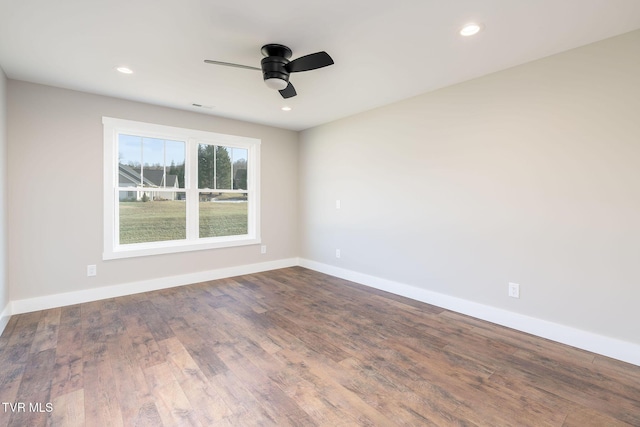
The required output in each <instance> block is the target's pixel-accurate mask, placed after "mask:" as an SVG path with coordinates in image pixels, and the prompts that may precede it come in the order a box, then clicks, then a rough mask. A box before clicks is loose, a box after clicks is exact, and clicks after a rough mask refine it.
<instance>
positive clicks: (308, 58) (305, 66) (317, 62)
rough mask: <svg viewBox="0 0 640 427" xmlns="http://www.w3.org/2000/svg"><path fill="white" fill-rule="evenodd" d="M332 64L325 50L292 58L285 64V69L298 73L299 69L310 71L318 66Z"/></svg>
mask: <svg viewBox="0 0 640 427" xmlns="http://www.w3.org/2000/svg"><path fill="white" fill-rule="evenodd" d="M329 65H333V59H331V57H330V56H329V54H328V53H327V52H325V51H322V52H316V53H311V54H309V55H305V56H301V57H300V58H298V59H294V60H293V61H291V62H289V63H288V64H287V65H286V67H285V68H286V69H287V71H288V72H290V73H298V72H300V71H310V70H315V69H318V68H322V67H326V66H329Z"/></svg>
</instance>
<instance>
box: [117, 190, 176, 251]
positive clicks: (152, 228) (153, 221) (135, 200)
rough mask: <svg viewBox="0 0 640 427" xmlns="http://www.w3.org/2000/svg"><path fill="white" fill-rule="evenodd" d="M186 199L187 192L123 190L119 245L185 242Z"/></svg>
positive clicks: (121, 192)
mask: <svg viewBox="0 0 640 427" xmlns="http://www.w3.org/2000/svg"><path fill="white" fill-rule="evenodd" d="M145 190H146V191H145ZM172 198H174V199H172ZM184 200H185V194H184V192H170V191H157V190H156V191H154V190H150V189H142V188H138V189H135V190H132V191H120V197H119V207H120V209H119V211H120V244H121V245H126V244H131V243H144V242H160V241H165V240H182V239H186V237H187V233H186V230H187V216H186V203H185V201H184Z"/></svg>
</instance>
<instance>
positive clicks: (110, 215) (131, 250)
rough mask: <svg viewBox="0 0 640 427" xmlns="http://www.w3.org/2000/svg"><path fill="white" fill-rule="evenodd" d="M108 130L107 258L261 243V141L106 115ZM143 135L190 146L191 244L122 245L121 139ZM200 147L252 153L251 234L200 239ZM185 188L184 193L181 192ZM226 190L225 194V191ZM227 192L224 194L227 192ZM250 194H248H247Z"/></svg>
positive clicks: (187, 170)
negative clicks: (119, 151) (119, 147)
mask: <svg viewBox="0 0 640 427" xmlns="http://www.w3.org/2000/svg"><path fill="white" fill-rule="evenodd" d="M102 123H103V126H104V178H103V181H104V249H103V253H102V259H103V260H109V259H119V258H130V257H138V256H147V255H159V254H167V253H177V252H187V251H196V250H203V249H215V248H225V247H232V246H243V245H255V244H260V243H261V240H260V144H261V141H260V140H259V139H256V138H248V137H243V136H235V135H224V134H219V133H214V132H207V131H200V130H194V129H185V128H179V127H173V126H164V125H158V124H152V123H144V122H136V121H132V120H124V119H116V118H111V117H103V118H102ZM120 134H127V135H139V136H143V137H150V138H158V139H165V140H173V141H184V142H185V149H186V153H185V188H184V191H185V193H186V199H187V201H186V212H187V213H186V215H187V218H186V221H187V224H186V235H187V238H186V239H185V240H169V241H159V242H146V243H134V244H126V245H121V244H119V234H120V231H119V230H120V228H119V212H118V209H119V168H118V163H119V162H118V136H119V135H120ZM198 144H211V145H221V146H226V147H236V148H244V149H247V153H248V158H247V163H248V169H247V190H246V193H247V202H248V218H247V220H248V233H247V234H245V235H235V236H221V237H207V238H199V237H198V233H199V227H198V223H199V222H198V220H199V218H198V215H199V209H198V203H199V189H198ZM181 190H182V189H181ZM222 191H223V190H222ZM223 192H224V191H223ZM243 192H244V191H243Z"/></svg>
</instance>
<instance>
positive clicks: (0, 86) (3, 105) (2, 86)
mask: <svg viewBox="0 0 640 427" xmlns="http://www.w3.org/2000/svg"><path fill="white" fill-rule="evenodd" d="M6 101H7V78H6V77H5V75H4V71H2V68H0V313H2V312H3V310H5V307H7V304H8V303H9V284H8V282H7V222H6V218H7V215H6V212H7V203H6V191H7V190H6V183H7V102H6ZM6 320H8V319H4V318H1V319H0V330H2V328H3V327H4V322H5V321H6Z"/></svg>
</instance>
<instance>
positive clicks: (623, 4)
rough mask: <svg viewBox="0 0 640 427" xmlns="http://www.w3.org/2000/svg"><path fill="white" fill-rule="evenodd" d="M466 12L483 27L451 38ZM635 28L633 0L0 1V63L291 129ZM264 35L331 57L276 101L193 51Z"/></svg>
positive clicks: (55, 82) (11, 69)
mask: <svg viewBox="0 0 640 427" xmlns="http://www.w3.org/2000/svg"><path fill="white" fill-rule="evenodd" d="M471 21H474V22H479V23H481V24H482V25H484V30H483V31H482V32H481V33H479V34H478V35H476V36H474V37H472V38H463V37H461V36H460V35H459V34H458V31H459V29H460V27H461V26H462V25H463V24H465V23H467V22H471ZM638 28H640V0H394V1H386V0H385V1H382V0H347V1H345V0H322V1H319V0H307V1H292V0H269V1H257V0H233V1H229V0H225V1H222V0H208V1H205V0H179V1H178V0H109V1H97V0H56V1H51V0H19V1H18V0H0V67H2V69H3V70H4V71H5V73H6V74H7V76H8V77H9V78H12V79H17V80H25V81H29V82H36V83H42V84H46V85H51V86H58V87H63V88H68V89H75V90H80V91H86V92H91V93H97V94H103V95H110V96H115V97H120V98H125V99H131V100H136V101H142V102H148V103H153V104H159V105H164V106H169V107H174V108H179V109H185V110H193V111H198V112H201V113H206V114H213V115H218V116H224V117H230V118H236V119H241V120H247V121H252V122H257V123H264V124H269V125H273V126H277V127H282V128H287V129H294V130H301V129H306V128H309V127H312V126H315V125H319V124H322V123H326V122H329V121H332V120H335V119H338V118H341V117H345V116H348V115H351V114H354V113H358V112H361V111H365V110H369V109H372V108H375V107H378V106H381V105H384V104H388V103H391V102H394V101H398V100H401V99H405V98H408V97H411V96H415V95H418V94H420V93H424V92H427V91H431V90H434V89H437V88H441V87H444V86H448V85H451V84H454V83H458V82H461V81H464V80H468V79H471V78H474V77H478V76H481V75H484V74H488V73H491V72H495V71H498V70H502V69H505V68H508V67H512V66H514V65H518V64H522V63H525V62H529V61H532V60H535V59H538V58H542V57H545V56H548V55H551V54H554V53H558V52H562V51H565V50H568V49H571V48H574V47H578V46H582V45H585V44H588V43H591V42H594V41H597V40H601V39H604V38H608V37H611V36H615V35H618V34H622V33H625V32H628V31H631V30H635V29H638ZM267 43H280V44H285V45H287V46H289V47H290V48H291V49H292V50H293V58H292V59H295V58H297V57H299V56H302V55H306V54H309V53H313V52H316V51H320V50H325V51H327V52H328V53H329V54H330V55H331V56H332V57H333V59H334V61H335V65H333V66H331V67H326V68H323V69H319V70H314V71H310V72H304V73H296V74H292V75H291V81H292V83H293V84H294V86H295V88H296V90H297V92H298V96H297V97H294V98H291V99H289V100H283V99H282V98H281V97H280V95H279V94H278V93H277V92H276V91H274V90H272V89H269V88H267V87H266V86H265V85H264V83H263V82H262V76H261V74H260V73H259V72H257V71H250V70H243V69H237V68H229V67H221V66H215V65H209V64H205V63H204V62H203V60H204V59H213V60H218V61H225V62H235V63H240V64H246V65H251V66H256V67H259V66H260V59H261V58H262V55H261V53H260V48H261V46H262V45H264V44H267ZM120 65H126V66H128V67H130V68H132V69H133V70H134V74H132V75H123V74H120V73H118V72H116V71H115V67H117V66H120ZM193 103H197V104H202V105H205V106H211V108H210V109H205V108H197V107H193V106H192V104H193ZM283 105H289V106H291V107H292V108H293V110H292V111H289V112H284V111H281V109H280V108H281V107H282V106H283Z"/></svg>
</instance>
